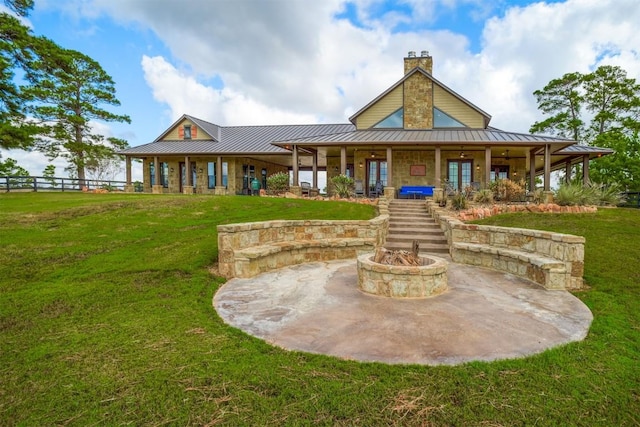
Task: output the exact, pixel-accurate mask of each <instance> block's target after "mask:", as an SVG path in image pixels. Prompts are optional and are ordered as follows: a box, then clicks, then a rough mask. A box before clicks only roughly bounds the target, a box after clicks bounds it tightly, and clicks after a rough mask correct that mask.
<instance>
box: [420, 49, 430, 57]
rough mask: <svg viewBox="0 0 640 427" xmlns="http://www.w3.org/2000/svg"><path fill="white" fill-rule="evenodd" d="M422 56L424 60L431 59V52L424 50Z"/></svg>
mask: <svg viewBox="0 0 640 427" xmlns="http://www.w3.org/2000/svg"><path fill="white" fill-rule="evenodd" d="M420 56H422V57H423V58H425V57H429V51H428V50H423V51H422V52H420Z"/></svg>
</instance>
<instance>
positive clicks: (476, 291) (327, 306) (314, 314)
mask: <svg viewBox="0 0 640 427" xmlns="http://www.w3.org/2000/svg"><path fill="white" fill-rule="evenodd" d="M448 281H449V290H448V291H446V292H445V293H444V294H441V295H439V296H435V297H431V298H426V299H393V298H386V297H380V296H372V295H368V294H365V293H362V292H361V291H359V290H358V286H357V272H356V261H355V260H346V261H331V262H316V263H308V264H302V265H296V266H291V267H286V268H282V269H279V270H276V271H272V272H268V273H264V274H261V275H259V276H256V277H253V278H250V279H238V278H236V279H231V280H229V281H228V282H227V283H226V284H225V285H223V286H222V287H221V288H220V290H219V291H218V292H217V293H216V295H215V296H214V300H213V303H214V306H215V308H216V310H217V312H218V314H219V315H220V316H221V318H222V319H223V320H224V321H225V322H226V323H227V324H229V325H232V326H234V327H237V328H239V329H241V330H243V331H245V332H246V333H248V334H250V335H253V336H255V337H258V338H261V339H263V340H265V341H267V342H269V343H271V344H273V345H276V346H279V347H282V348H285V349H289V350H299V351H304V352H310V353H320V354H326V355H331V356H335V357H339V358H342V359H348V360H358V361H363V362H372V361H376V362H383V363H389V364H426V365H456V364H461V363H465V362H470V361H492V360H498V359H509V358H519V357H526V356H528V355H531V354H536V353H540V352H542V351H544V350H546V349H549V348H552V347H556V346H559V345H562V344H566V343H569V342H573V341H580V340H582V339H584V338H585V337H586V335H587V332H588V330H589V326H590V325H591V321H592V319H593V316H592V314H591V312H590V311H589V309H588V308H587V307H586V306H585V305H584V304H583V303H582V302H581V301H580V300H579V299H578V298H576V297H575V296H574V295H573V294H571V293H569V292H567V291H559V290H546V289H544V288H543V287H541V286H539V285H536V284H534V283H532V282H530V281H527V280H524V279H521V278H518V277H516V276H513V275H510V274H506V273H502V272H498V271H494V270H489V269H485V268H479V267H472V266H467V265H462V264H456V263H452V262H451V263H450V264H449V270H448Z"/></svg>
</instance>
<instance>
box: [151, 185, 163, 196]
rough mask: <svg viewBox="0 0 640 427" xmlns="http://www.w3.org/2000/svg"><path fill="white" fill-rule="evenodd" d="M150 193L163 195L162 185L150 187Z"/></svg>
mask: <svg viewBox="0 0 640 427" xmlns="http://www.w3.org/2000/svg"><path fill="white" fill-rule="evenodd" d="M151 193H153V194H162V193H164V187H163V186H162V185H154V186H153V187H151Z"/></svg>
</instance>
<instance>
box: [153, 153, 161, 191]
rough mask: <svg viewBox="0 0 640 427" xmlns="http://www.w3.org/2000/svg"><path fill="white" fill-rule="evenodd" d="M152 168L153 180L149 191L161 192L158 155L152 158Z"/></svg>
mask: <svg viewBox="0 0 640 427" xmlns="http://www.w3.org/2000/svg"><path fill="white" fill-rule="evenodd" d="M153 170H154V171H155V173H154V178H155V179H154V182H153V183H152V186H151V192H152V193H154V194H161V193H162V192H163V191H162V183H161V182H160V162H159V161H158V156H155V157H154V158H153Z"/></svg>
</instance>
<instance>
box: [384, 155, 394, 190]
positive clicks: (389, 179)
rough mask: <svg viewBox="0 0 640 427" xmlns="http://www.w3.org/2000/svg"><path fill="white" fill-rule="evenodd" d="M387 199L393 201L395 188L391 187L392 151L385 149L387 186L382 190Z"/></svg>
mask: <svg viewBox="0 0 640 427" xmlns="http://www.w3.org/2000/svg"><path fill="white" fill-rule="evenodd" d="M384 196H385V197H386V198H387V199H395V196H396V188H395V187H394V186H393V149H392V148H391V147H387V186H386V187H385V188H384Z"/></svg>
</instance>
